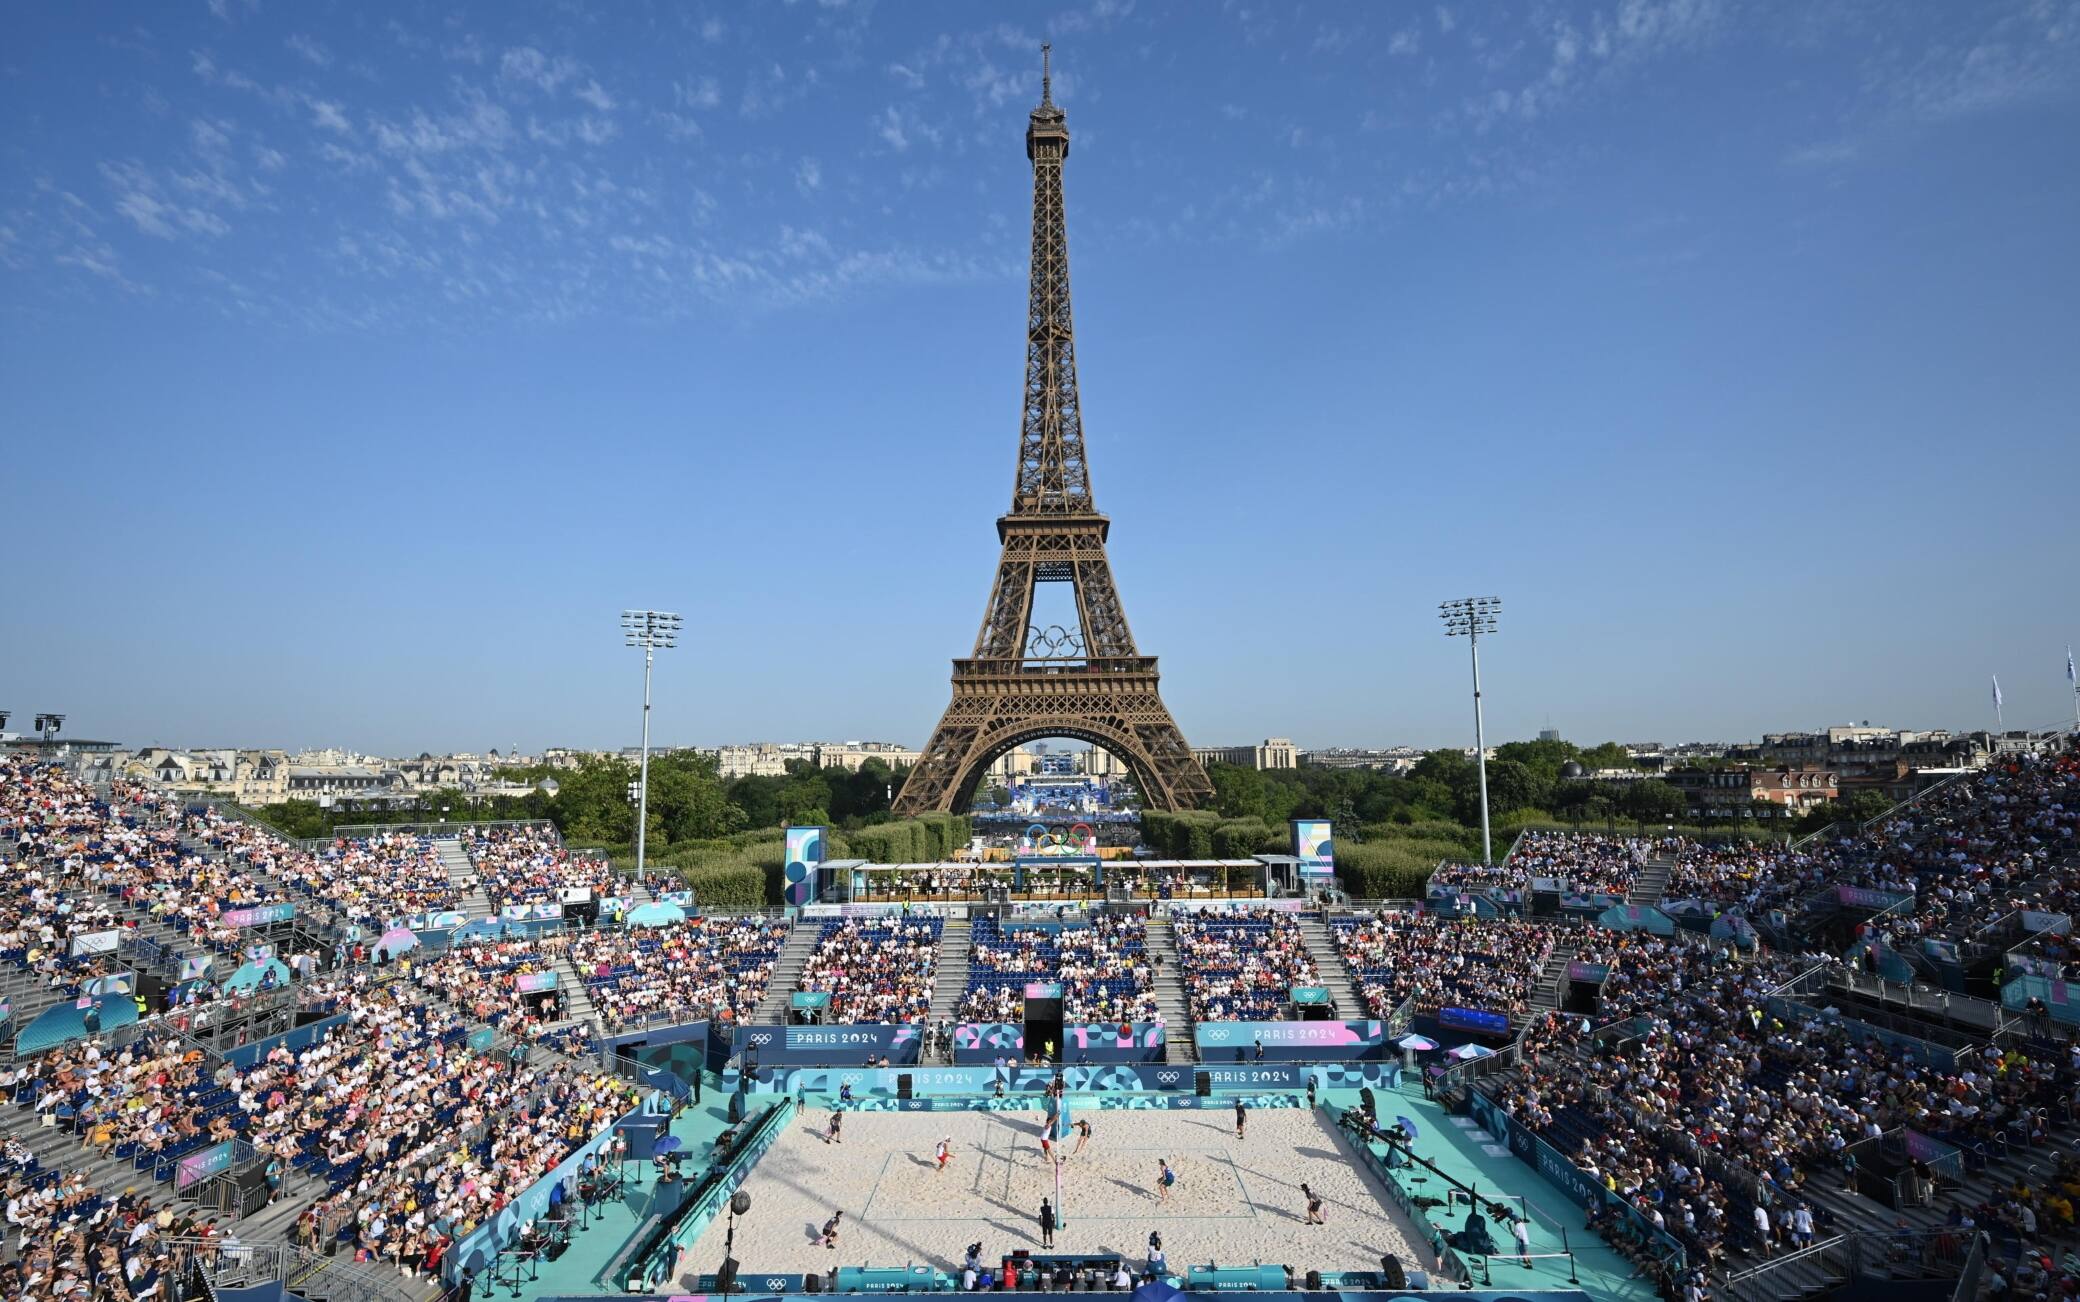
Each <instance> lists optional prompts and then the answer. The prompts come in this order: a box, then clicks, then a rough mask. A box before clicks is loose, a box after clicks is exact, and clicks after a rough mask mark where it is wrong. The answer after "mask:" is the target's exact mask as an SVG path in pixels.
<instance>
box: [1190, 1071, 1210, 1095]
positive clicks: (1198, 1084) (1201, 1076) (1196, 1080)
mask: <svg viewBox="0 0 2080 1302" xmlns="http://www.w3.org/2000/svg"><path fill="white" fill-rule="evenodd" d="M1192 1093H1194V1094H1196V1095H1198V1096H1199V1097H1200V1098H1202V1099H1203V1098H1206V1097H1208V1096H1209V1095H1211V1094H1212V1093H1213V1073H1212V1072H1210V1071H1195V1072H1193V1073H1192Z"/></svg>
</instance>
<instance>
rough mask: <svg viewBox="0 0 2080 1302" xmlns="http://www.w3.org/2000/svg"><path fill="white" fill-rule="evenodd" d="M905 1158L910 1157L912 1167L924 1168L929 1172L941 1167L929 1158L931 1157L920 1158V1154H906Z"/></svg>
mask: <svg viewBox="0 0 2080 1302" xmlns="http://www.w3.org/2000/svg"><path fill="white" fill-rule="evenodd" d="M904 1156H906V1157H908V1158H909V1159H910V1165H912V1166H921V1167H923V1168H924V1169H925V1170H927V1171H930V1170H933V1169H935V1168H936V1167H937V1166H938V1165H939V1164H938V1163H937V1162H935V1161H933V1160H932V1159H931V1158H929V1157H921V1156H919V1155H918V1154H916V1153H906V1154H904Z"/></svg>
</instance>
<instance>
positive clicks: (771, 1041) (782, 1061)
mask: <svg viewBox="0 0 2080 1302" xmlns="http://www.w3.org/2000/svg"><path fill="white" fill-rule="evenodd" d="M734 1043H735V1045H736V1051H737V1052H738V1053H742V1052H744V1051H745V1050H746V1049H755V1050H757V1051H758V1060H759V1062H761V1063H773V1064H775V1065H786V1066H825V1067H840V1066H848V1065H852V1064H865V1063H868V1062H872V1061H877V1060H879V1059H880V1058H881V1057H882V1056H884V1055H886V1056H887V1058H888V1060H889V1062H890V1063H914V1062H916V1061H917V1059H918V1051H919V1050H920V1049H922V1048H923V1044H924V1042H923V1037H922V1036H921V1035H920V1034H919V1028H918V1027H915V1026H891V1025H888V1024H885V1023H879V1022H862V1023H856V1024H840V1025H836V1026H739V1027H738V1028H736V1039H735V1041H734Z"/></svg>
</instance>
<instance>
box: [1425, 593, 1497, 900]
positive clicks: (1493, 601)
mask: <svg viewBox="0 0 2080 1302" xmlns="http://www.w3.org/2000/svg"><path fill="white" fill-rule="evenodd" d="M1501 613H1502V598H1500V597H1461V598H1459V599H1458V600H1457V601H1440V602H1438V603H1437V614H1438V617H1439V618H1441V619H1442V620H1444V635H1445V636H1446V637H1463V638H1465V639H1466V646H1467V649H1468V650H1469V651H1471V652H1472V653H1473V762H1474V765H1475V767H1477V768H1478V769H1479V771H1480V779H1481V862H1482V863H1484V864H1493V863H1494V862H1495V850H1494V846H1493V844H1492V843H1491V842H1490V841H1489V839H1488V743H1487V738H1486V736H1485V735H1484V732H1483V729H1482V726H1481V634H1483V633H1493V632H1494V631H1495V618H1496V616H1498V615H1500V614H1501Z"/></svg>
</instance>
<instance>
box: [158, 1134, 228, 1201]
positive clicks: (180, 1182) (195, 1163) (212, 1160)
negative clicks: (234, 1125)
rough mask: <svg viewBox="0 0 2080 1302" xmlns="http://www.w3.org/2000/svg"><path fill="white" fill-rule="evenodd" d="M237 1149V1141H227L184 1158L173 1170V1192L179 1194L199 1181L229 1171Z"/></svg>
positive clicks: (196, 1151) (200, 1149) (198, 1150)
mask: <svg viewBox="0 0 2080 1302" xmlns="http://www.w3.org/2000/svg"><path fill="white" fill-rule="evenodd" d="M237 1148H238V1141H237V1140H235V1139H227V1140H225V1141H224V1142H223V1143H221V1144H211V1145H210V1146H209V1147H208V1148H199V1149H197V1150H195V1151H194V1152H192V1153H190V1154H188V1155H187V1156H186V1157H184V1158H182V1159H181V1160H180V1165H178V1166H176V1167H174V1168H173V1191H174V1192H175V1193H179V1192H181V1191H182V1190H184V1189H186V1188H187V1187H188V1186H190V1185H192V1184H195V1183H197V1182H198V1181H202V1180H207V1179H209V1178H210V1177H211V1176H213V1175H221V1174H222V1173H224V1172H225V1171H229V1170H230V1169H231V1155H232V1153H233V1152H235V1151H236V1150H237Z"/></svg>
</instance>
